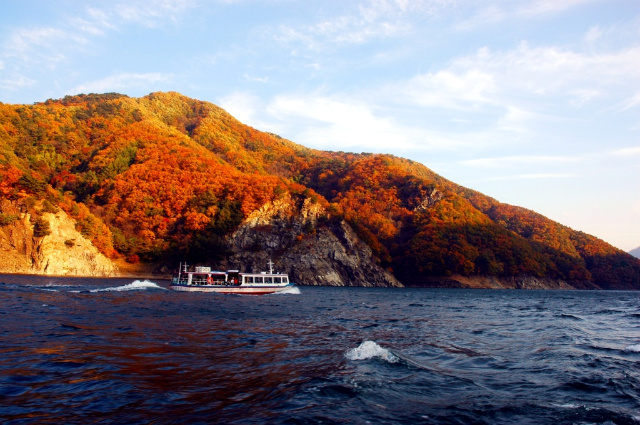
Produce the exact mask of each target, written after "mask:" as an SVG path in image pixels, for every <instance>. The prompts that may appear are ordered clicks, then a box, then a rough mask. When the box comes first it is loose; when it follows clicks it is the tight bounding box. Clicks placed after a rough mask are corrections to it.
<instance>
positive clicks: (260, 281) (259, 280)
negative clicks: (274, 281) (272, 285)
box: [254, 276, 262, 283]
mask: <svg viewBox="0 0 640 425" xmlns="http://www.w3.org/2000/svg"><path fill="white" fill-rule="evenodd" d="M254 283H262V276H256V277H255V282H254Z"/></svg>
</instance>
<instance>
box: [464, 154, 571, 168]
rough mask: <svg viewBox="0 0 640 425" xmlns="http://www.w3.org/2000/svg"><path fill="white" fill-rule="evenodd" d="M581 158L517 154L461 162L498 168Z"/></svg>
mask: <svg viewBox="0 0 640 425" xmlns="http://www.w3.org/2000/svg"><path fill="white" fill-rule="evenodd" d="M581 160H582V158H581V157H575V156H548V155H517V156H502V157H495V158H477V159H469V160H465V161H460V164H462V165H469V166H475V167H484V168H498V167H504V166H510V167H521V166H523V165H530V166H531V165H541V164H562V163H571V162H578V161H581Z"/></svg>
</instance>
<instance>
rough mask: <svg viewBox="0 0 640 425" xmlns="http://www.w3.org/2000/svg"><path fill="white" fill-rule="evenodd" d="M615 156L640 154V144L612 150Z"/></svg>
mask: <svg viewBox="0 0 640 425" xmlns="http://www.w3.org/2000/svg"><path fill="white" fill-rule="evenodd" d="M610 154H611V155H614V156H635V155H640V146H639V147H633V148H622V149H617V150H614V151H612V152H610Z"/></svg>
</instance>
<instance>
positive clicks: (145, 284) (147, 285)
mask: <svg viewBox="0 0 640 425" xmlns="http://www.w3.org/2000/svg"><path fill="white" fill-rule="evenodd" d="M145 289H162V290H165V288H163V287H162V286H159V285H158V284H156V283H153V282H151V281H149V280H146V279H145V280H143V281H140V280H136V281H134V282H131V283H129V284H127V285H123V286H115V287H112V288H100V289H92V290H90V291H89V292H122V291H140V290H145Z"/></svg>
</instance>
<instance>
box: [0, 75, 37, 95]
mask: <svg viewBox="0 0 640 425" xmlns="http://www.w3.org/2000/svg"><path fill="white" fill-rule="evenodd" d="M35 84H36V81H35V80H34V79H32V78H28V77H25V76H24V75H13V76H11V77H9V78H3V79H2V80H0V88H3V89H5V90H11V91H13V90H19V89H23V88H26V87H32V86H34V85H35Z"/></svg>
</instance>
